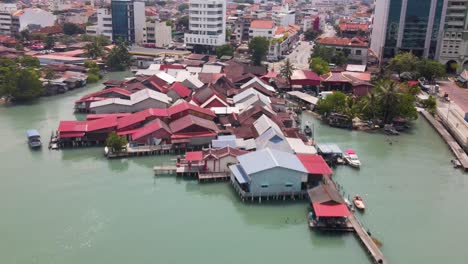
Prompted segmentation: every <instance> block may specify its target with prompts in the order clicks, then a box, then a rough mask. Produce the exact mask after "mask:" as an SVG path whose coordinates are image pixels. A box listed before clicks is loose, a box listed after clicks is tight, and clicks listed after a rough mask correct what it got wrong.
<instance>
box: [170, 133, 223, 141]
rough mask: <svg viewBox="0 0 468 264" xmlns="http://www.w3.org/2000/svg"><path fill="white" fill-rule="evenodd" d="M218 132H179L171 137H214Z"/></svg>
mask: <svg viewBox="0 0 468 264" xmlns="http://www.w3.org/2000/svg"><path fill="white" fill-rule="evenodd" d="M216 135H217V134H216V133H214V132H191V133H177V134H173V135H172V136H171V139H190V138H195V137H214V136H216ZM180 142H182V141H180ZM173 143H174V142H173Z"/></svg>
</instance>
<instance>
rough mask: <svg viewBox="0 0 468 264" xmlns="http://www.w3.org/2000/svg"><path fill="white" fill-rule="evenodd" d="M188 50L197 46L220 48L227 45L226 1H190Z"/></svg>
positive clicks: (187, 34)
mask: <svg viewBox="0 0 468 264" xmlns="http://www.w3.org/2000/svg"><path fill="white" fill-rule="evenodd" d="M189 14H190V16H189V30H190V32H189V33H186V34H185V37H184V38H185V44H186V46H187V47H188V48H192V47H193V46H195V45H203V46H212V47H213V46H220V45H223V44H225V43H226V0H190V1H189Z"/></svg>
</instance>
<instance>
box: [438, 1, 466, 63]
mask: <svg viewBox="0 0 468 264" xmlns="http://www.w3.org/2000/svg"><path fill="white" fill-rule="evenodd" d="M446 2H447V3H446V6H444V8H445V10H446V13H445V19H444V20H443V23H444V30H443V32H442V34H441V41H440V43H439V49H438V52H437V53H436V58H437V59H438V60H439V61H440V62H441V63H444V64H446V65H447V71H449V72H455V71H457V70H458V71H461V70H463V69H468V1H466V0H464V1H463V0H448V1H446ZM454 64H457V65H458V66H459V67H458V69H457V68H454V67H452V66H453V65H454Z"/></svg>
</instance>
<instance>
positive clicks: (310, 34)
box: [304, 29, 322, 41]
mask: <svg viewBox="0 0 468 264" xmlns="http://www.w3.org/2000/svg"><path fill="white" fill-rule="evenodd" d="M321 34H322V31H320V30H313V29H308V30H307V31H306V32H304V39H305V40H307V41H311V40H315V39H316V38H317V37H318V36H320V35H321Z"/></svg>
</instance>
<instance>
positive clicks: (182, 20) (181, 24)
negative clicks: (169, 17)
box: [176, 16, 189, 29]
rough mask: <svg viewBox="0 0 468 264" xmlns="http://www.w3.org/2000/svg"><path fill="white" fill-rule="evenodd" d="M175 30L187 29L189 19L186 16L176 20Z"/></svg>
mask: <svg viewBox="0 0 468 264" xmlns="http://www.w3.org/2000/svg"><path fill="white" fill-rule="evenodd" d="M176 25H177V28H179V29H182V28H184V29H187V28H188V27H189V17H188V16H182V17H180V18H179V19H178V20H177V23H176Z"/></svg>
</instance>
